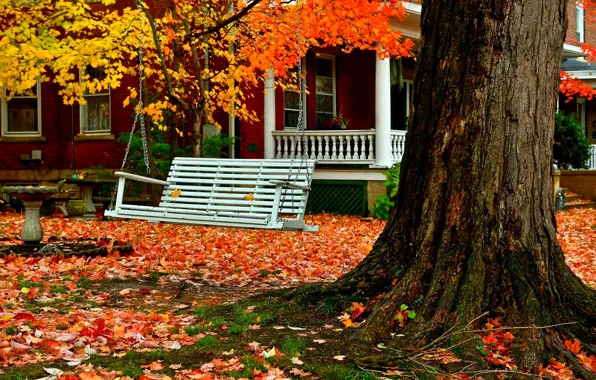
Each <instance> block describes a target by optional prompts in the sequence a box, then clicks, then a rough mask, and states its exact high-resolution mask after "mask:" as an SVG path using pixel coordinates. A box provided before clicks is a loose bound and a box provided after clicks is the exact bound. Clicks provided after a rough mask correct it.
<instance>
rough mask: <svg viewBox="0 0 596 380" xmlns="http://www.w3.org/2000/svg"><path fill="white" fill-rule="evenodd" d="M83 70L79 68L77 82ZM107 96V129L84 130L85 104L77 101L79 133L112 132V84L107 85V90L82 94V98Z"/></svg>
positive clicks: (85, 118) (104, 133) (96, 133)
mask: <svg viewBox="0 0 596 380" xmlns="http://www.w3.org/2000/svg"><path fill="white" fill-rule="evenodd" d="M82 73H83V70H81V69H79V83H81V82H82V81H81V77H82ZM106 95H107V96H108V114H109V117H108V126H109V128H108V129H102V130H99V131H85V129H84V127H85V126H86V123H87V109H88V108H87V104H80V103H79V133H80V134H81V135H86V136H88V135H109V134H111V133H112V86H108V91H107V92H100V93H95V94H86V95H83V98H87V97H95V96H106Z"/></svg>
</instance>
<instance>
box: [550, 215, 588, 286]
mask: <svg viewBox="0 0 596 380" xmlns="http://www.w3.org/2000/svg"><path fill="white" fill-rule="evenodd" d="M556 215H557V229H558V236H557V237H558V239H559V243H560V244H561V248H563V252H564V253H565V261H566V262H567V265H569V267H570V268H571V269H572V270H573V271H574V272H575V274H577V275H578V276H579V277H580V278H581V279H582V281H584V282H585V283H586V284H588V285H590V286H592V287H596V210H594V209H574V210H569V211H566V212H557V214H556Z"/></svg>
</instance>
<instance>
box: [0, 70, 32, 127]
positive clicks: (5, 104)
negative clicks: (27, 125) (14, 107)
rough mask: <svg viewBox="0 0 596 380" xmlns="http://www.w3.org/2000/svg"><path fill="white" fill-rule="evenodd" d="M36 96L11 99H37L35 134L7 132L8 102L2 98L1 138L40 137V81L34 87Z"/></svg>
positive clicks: (0, 106) (0, 103) (0, 102)
mask: <svg viewBox="0 0 596 380" xmlns="http://www.w3.org/2000/svg"><path fill="white" fill-rule="evenodd" d="M35 87H36V92H37V95H35V96H29V95H15V96H13V97H12V99H33V98H37V131H36V132H9V131H8V102H9V101H10V100H8V101H7V100H6V99H5V98H2V100H1V101H0V124H1V127H2V136H3V137H41V124H42V123H41V81H40V80H39V79H38V80H37V84H36V85H35Z"/></svg>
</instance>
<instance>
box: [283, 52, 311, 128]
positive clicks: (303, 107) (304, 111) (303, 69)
mask: <svg viewBox="0 0 596 380" xmlns="http://www.w3.org/2000/svg"><path fill="white" fill-rule="evenodd" d="M302 78H303V82H306V78H307V76H306V59H304V58H303V59H302ZM303 85H304V87H305V88H306V83H304V84H303ZM287 91H289V92H297V93H299V92H300V90H294V89H292V88H286V89H285V90H284V99H283V102H284V129H285V130H290V131H295V130H296V128H295V127H288V126H287V125H286V111H295V112H300V109H294V108H286V92H287ZM307 108H308V107H307V106H306V91H304V92H303V93H302V123H303V124H304V129H306V120H307V118H306V109H307Z"/></svg>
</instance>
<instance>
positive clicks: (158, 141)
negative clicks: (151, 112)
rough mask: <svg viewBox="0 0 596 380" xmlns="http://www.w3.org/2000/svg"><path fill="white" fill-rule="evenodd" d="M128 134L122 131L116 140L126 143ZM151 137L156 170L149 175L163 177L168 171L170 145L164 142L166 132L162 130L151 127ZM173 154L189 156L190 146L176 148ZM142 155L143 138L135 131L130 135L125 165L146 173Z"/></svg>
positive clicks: (136, 171) (142, 173)
mask: <svg viewBox="0 0 596 380" xmlns="http://www.w3.org/2000/svg"><path fill="white" fill-rule="evenodd" d="M129 136H130V132H124V133H122V134H121V135H120V136H119V137H118V140H117V141H118V142H119V143H121V144H124V145H127V144H128V139H129ZM151 137H152V142H151V149H150V154H151V156H152V158H153V162H154V163H155V171H156V173H151V177H153V178H160V179H165V178H166V177H167V175H168V171H169V170H170V164H171V162H170V156H171V151H172V146H171V145H170V144H169V143H167V142H166V137H167V136H166V134H165V133H164V132H163V131H160V130H158V129H157V128H153V129H152V131H151ZM175 156H176V157H180V156H182V157H188V156H190V146H188V147H186V148H184V149H180V148H178V149H177V150H176V154H175ZM143 157H144V156H143V140H142V139H141V135H140V133H139V132H138V131H137V132H135V134H134V136H133V137H132V142H131V145H130V152H129V153H128V161H127V163H126V167H127V168H128V169H130V170H131V171H133V172H134V173H137V174H140V175H147V169H146V166H145V160H144V158H143Z"/></svg>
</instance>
